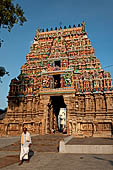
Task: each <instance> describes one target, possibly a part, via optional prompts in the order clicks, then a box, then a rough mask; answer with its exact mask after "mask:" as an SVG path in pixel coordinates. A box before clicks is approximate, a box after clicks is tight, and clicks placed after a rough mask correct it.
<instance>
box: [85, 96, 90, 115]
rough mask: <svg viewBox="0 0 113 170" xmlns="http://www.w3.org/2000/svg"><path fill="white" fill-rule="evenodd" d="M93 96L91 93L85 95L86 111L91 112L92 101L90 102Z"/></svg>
mask: <svg viewBox="0 0 113 170" xmlns="http://www.w3.org/2000/svg"><path fill="white" fill-rule="evenodd" d="M90 100H91V97H90V96H89V95H87V94H86V95H85V111H86V112H89V111H90V108H91V103H90Z"/></svg>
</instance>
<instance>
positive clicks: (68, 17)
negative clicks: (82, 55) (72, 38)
mask: <svg viewBox="0 0 113 170" xmlns="http://www.w3.org/2000/svg"><path fill="white" fill-rule="evenodd" d="M16 2H18V3H19V4H20V6H21V7H22V8H23V9H24V12H25V16H26V18H27V20H28V21H27V22H26V23H25V24H24V26H23V27H21V26H19V25H15V27H14V28H13V29H12V30H11V32H10V33H9V32H8V31H7V30H3V29H1V32H0V37H1V38H2V39H3V40H4V43H3V44H2V48H0V66H4V67H5V68H6V70H7V71H9V73H10V76H7V75H5V76H4V77H3V78H2V81H3V83H0V108H5V107H7V105H8V103H7V96H8V91H9V84H10V81H11V79H12V78H15V77H17V76H18V75H19V74H20V68H21V66H22V65H24V63H25V61H26V54H27V53H28V52H29V51H30V45H31V43H32V41H33V39H34V36H35V33H36V30H37V27H39V28H40V29H42V28H44V29H46V28H51V27H53V28H55V27H59V24H60V23H62V27H64V25H66V26H69V25H72V26H73V24H75V25H76V26H77V25H78V24H79V23H81V22H82V21H83V20H84V21H85V22H86V31H87V33H88V37H89V39H90V40H91V44H92V46H93V47H94V48H95V55H96V57H97V58H98V59H99V60H100V62H101V66H102V68H103V67H105V66H109V65H113V0H32V1H31V0H17V1H16ZM105 70H106V71H109V72H110V73H111V76H112V78H113V66H112V67H107V68H105Z"/></svg>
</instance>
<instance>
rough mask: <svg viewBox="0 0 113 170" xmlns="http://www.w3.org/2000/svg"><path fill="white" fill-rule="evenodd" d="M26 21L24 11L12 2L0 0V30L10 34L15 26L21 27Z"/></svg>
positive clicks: (10, 0)
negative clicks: (6, 30) (2, 29)
mask: <svg viewBox="0 0 113 170" xmlns="http://www.w3.org/2000/svg"><path fill="white" fill-rule="evenodd" d="M25 21H27V20H26V18H25V16H24V11H23V9H21V7H20V6H19V4H17V3H16V4H15V3H14V2H13V0H0V28H6V29H8V31H9V32H10V31H11V29H12V27H13V26H14V25H15V24H19V25H23V23H24V22H25Z"/></svg>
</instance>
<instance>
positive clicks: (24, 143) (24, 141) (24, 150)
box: [19, 127, 31, 165]
mask: <svg viewBox="0 0 113 170" xmlns="http://www.w3.org/2000/svg"><path fill="white" fill-rule="evenodd" d="M30 146H31V135H30V133H29V132H28V131H27V128H26V127H24V128H23V133H22V135H21V151H20V162H19V165H21V164H22V163H23V160H27V162H29V157H28V153H29V148H30Z"/></svg>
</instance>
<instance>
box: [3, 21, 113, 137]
mask: <svg viewBox="0 0 113 170" xmlns="http://www.w3.org/2000/svg"><path fill="white" fill-rule="evenodd" d="M60 108H66V118H67V120H66V122H67V126H66V129H67V133H68V134H73V135H76V136H78V135H82V136H111V135H112V124H113V87H112V78H111V76H110V73H109V72H105V71H104V70H103V69H102V68H101V64H100V62H99V60H98V59H97V57H96V56H95V53H94V48H93V47H92V45H91V42H90V40H89V38H88V35H87V32H86V25H85V22H82V24H79V25H78V27H76V26H75V25H74V26H73V27H72V28H71V26H70V25H69V28H66V27H64V28H63V29H62V28H61V27H60V28H59V29H57V28H55V30H53V29H52V28H51V30H48V29H46V31H45V32H44V30H42V31H40V30H39V29H38V30H37V32H36V35H35V38H34V42H33V44H32V46H31V48H30V53H29V54H27V56H26V63H25V64H24V65H23V66H22V67H21V74H20V75H19V76H18V78H15V79H13V80H12V81H11V84H10V91H9V96H8V112H7V115H6V118H5V119H4V120H2V121H1V124H0V126H1V127H2V130H1V133H4V134H9V135H10V134H18V133H20V132H21V131H22V127H23V126H24V125H25V126H27V127H28V129H29V130H30V131H31V133H39V134H47V133H51V130H52V129H53V128H54V129H55V130H58V115H59V110H60Z"/></svg>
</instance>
